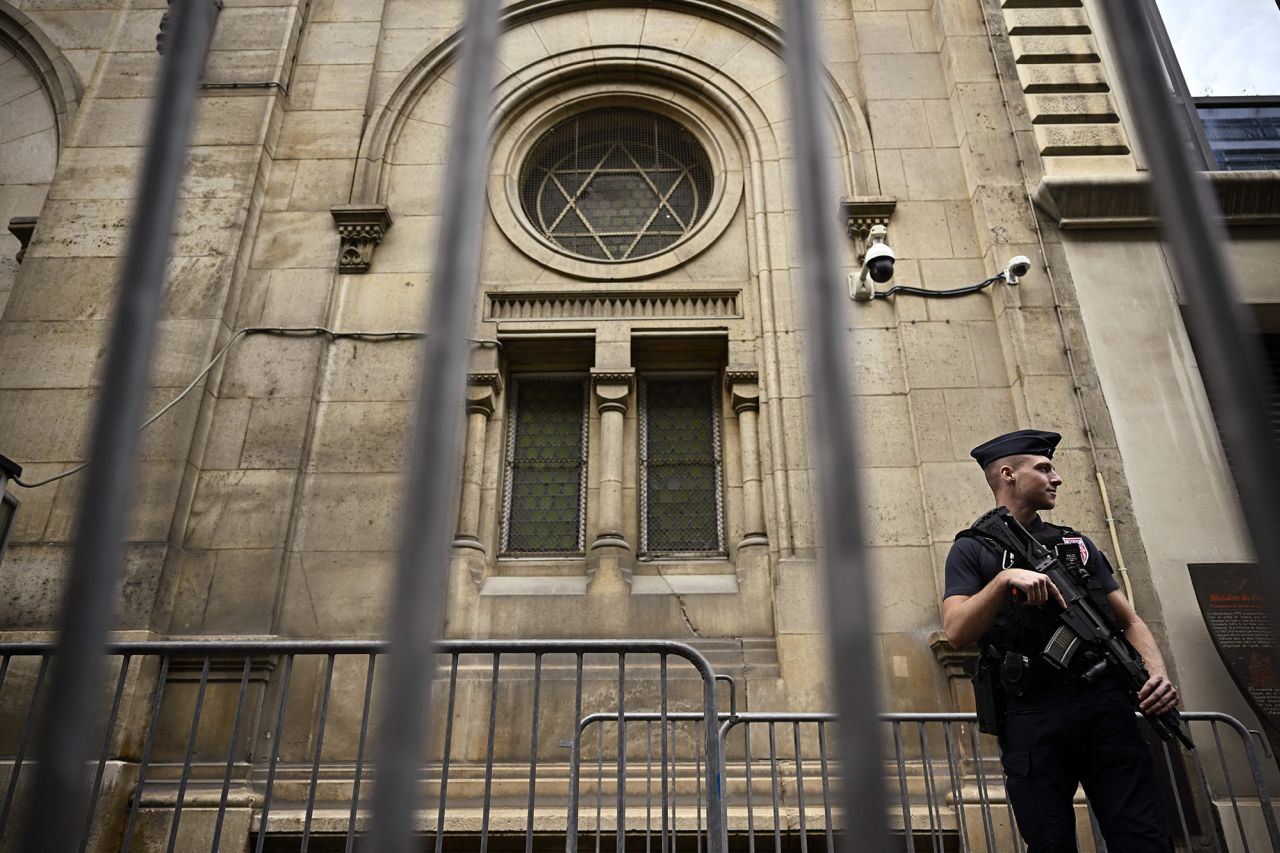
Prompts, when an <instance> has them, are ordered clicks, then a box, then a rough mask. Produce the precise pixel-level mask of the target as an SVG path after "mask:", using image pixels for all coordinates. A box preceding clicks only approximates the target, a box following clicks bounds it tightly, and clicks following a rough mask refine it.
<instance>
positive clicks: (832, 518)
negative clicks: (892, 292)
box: [782, 0, 888, 853]
mask: <svg viewBox="0 0 1280 853" xmlns="http://www.w3.org/2000/svg"><path fill="white" fill-rule="evenodd" d="M782 11H783V31H784V34H785V37H786V38H785V56H786V60H787V91H788V94H789V96H790V105H791V111H792V112H791V115H792V119H793V120H792V125H793V127H794V131H795V133H794V154H793V159H794V164H793V165H794V168H795V178H796V199H797V205H796V206H797V208H798V209H797V225H798V228H797V232H798V233H799V235H800V246H799V251H798V252H796V254H795V256H796V257H798V258H803V259H804V261H805V263H804V268H803V273H802V274H803V286H802V287H801V288H800V290H802V291H803V294H804V295H803V298H802V299H801V301H802V302H803V303H804V310H805V329H806V334H804V335H803V336H802V337H803V338H804V341H805V344H806V349H807V351H808V352H807V354H808V365H809V369H808V371H807V374H808V377H809V397H810V402H811V403H812V405H813V413H814V418H813V433H814V439H815V442H814V444H815V446H814V454H813V455H814V458H813V467H814V469H815V470H816V472H817V479H818V497H819V500H818V504H819V506H820V516H821V518H820V521H821V524H822V540H823V544H824V548H823V550H822V553H823V555H824V557H825V560H824V563H825V574H826V579H827V607H828V617H829V618H828V624H829V625H830V626H831V628H830V630H831V646H832V649H831V652H832V653H831V659H832V660H837V661H840V665H839V666H838V667H835V669H834V673H833V675H834V680H835V685H834V686H835V690H834V692H835V698H836V705H837V708H838V710H839V712H840V718H841V721H842V723H843V725H842V726H841V732H842V733H843V736H842V737H841V738H840V753H841V757H842V759H843V764H844V768H843V769H844V784H843V785H842V786H841V790H842V793H843V796H844V804H845V825H846V826H849V827H857V828H858V832H859V839H858V842H859V847H860V849H861V850H863V851H865V853H883V851H885V850H887V849H888V847H887V841H888V839H887V834H886V832H885V826H884V816H885V799H884V780H883V779H882V778H881V775H880V774H881V768H882V766H883V765H882V764H881V756H880V745H879V742H878V738H877V737H876V732H877V731H878V721H877V718H876V713H877V710H878V706H879V701H878V696H877V689H876V685H877V684H878V677H877V675H876V672H875V664H874V655H873V651H872V640H873V636H874V631H873V628H872V614H871V609H870V602H871V601H872V600H874V596H872V594H871V590H870V586H869V582H868V579H867V574H868V566H869V562H868V559H867V554H866V550H865V547H864V545H863V539H864V524H863V520H862V506H863V500H862V490H861V484H860V478H859V476H858V464H857V453H856V448H855V445H856V436H857V435H858V431H857V428H856V425H857V423H858V419H857V417H856V412H855V411H854V409H853V406H852V402H851V401H852V398H853V393H854V385H853V377H852V374H851V371H850V367H849V366H850V364H852V360H851V358H850V357H849V353H848V347H847V345H846V340H845V339H846V337H847V332H846V331H845V329H844V317H845V316H846V308H845V304H844V298H845V297H844V296H843V292H842V291H843V289H844V287H843V281H844V275H843V272H842V269H841V265H840V257H841V251H840V250H841V245H840V241H841V236H840V234H839V231H838V230H837V223H836V215H835V211H836V204H835V196H834V195H833V193H834V188H835V186H836V181H835V180H834V179H833V177H832V169H831V157H830V153H829V151H828V140H827V135H828V127H827V124H826V116H827V104H826V103H825V100H826V98H825V92H826V89H825V86H824V85H823V80H824V77H823V73H822V59H821V55H822V48H821V46H820V45H819V42H818V34H817V23H816V15H815V10H814V0H786V2H784V3H782Z"/></svg>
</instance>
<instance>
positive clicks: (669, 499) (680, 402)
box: [640, 374, 724, 554]
mask: <svg viewBox="0 0 1280 853" xmlns="http://www.w3.org/2000/svg"><path fill="white" fill-rule="evenodd" d="M716 389H717V384H716V379H715V377H714V376H710V375H705V374H703V375H696V376H689V375H685V376H663V377H646V378H645V379H644V380H643V382H642V383H641V386H640V393H641V400H640V453H641V459H640V463H641V465H640V467H641V481H640V491H641V498H640V502H641V515H642V518H641V534H640V535H641V550H642V551H643V552H645V553H647V554H663V553H720V552H723V550H724V536H723V524H722V518H723V511H722V501H721V497H722V496H721V487H720V484H721V475H720V462H721V460H720V426H719V417H718V408H719V407H718V406H717V405H716V398H717V393H716Z"/></svg>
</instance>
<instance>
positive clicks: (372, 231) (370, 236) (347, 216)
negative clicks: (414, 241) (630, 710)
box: [329, 204, 391, 273]
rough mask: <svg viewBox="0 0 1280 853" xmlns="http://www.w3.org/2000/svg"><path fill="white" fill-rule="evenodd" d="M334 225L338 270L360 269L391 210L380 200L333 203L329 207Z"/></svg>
mask: <svg viewBox="0 0 1280 853" xmlns="http://www.w3.org/2000/svg"><path fill="white" fill-rule="evenodd" d="M329 212H330V213H331V214H333V221H334V223H336V224H337V226H338V236H339V237H340V238H341V242H340V243H339V245H338V272H340V273H364V272H368V271H369V265H370V264H371V263H373V249H374V247H375V246H377V245H378V244H379V243H381V242H382V238H383V237H384V236H385V235H386V233H387V229H388V228H390V227H391V212H390V211H388V210H387V208H386V205H381V204H335V205H334V206H333V207H331V208H329Z"/></svg>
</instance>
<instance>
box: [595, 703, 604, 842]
mask: <svg viewBox="0 0 1280 853" xmlns="http://www.w3.org/2000/svg"><path fill="white" fill-rule="evenodd" d="M598 731H599V735H598V736H597V739H596V853H600V835H601V833H603V832H604V827H603V826H602V821H601V812H602V806H601V803H602V802H603V798H604V721H603V720H601V721H600V727H599V729H598Z"/></svg>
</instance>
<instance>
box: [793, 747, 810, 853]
mask: <svg viewBox="0 0 1280 853" xmlns="http://www.w3.org/2000/svg"><path fill="white" fill-rule="evenodd" d="M791 734H792V740H794V741H795V750H796V805H798V806H799V807H800V853H809V821H808V820H807V819H806V818H805V813H804V758H803V757H802V756H803V753H801V751H800V723H798V722H793V723H792V724H791Z"/></svg>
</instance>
